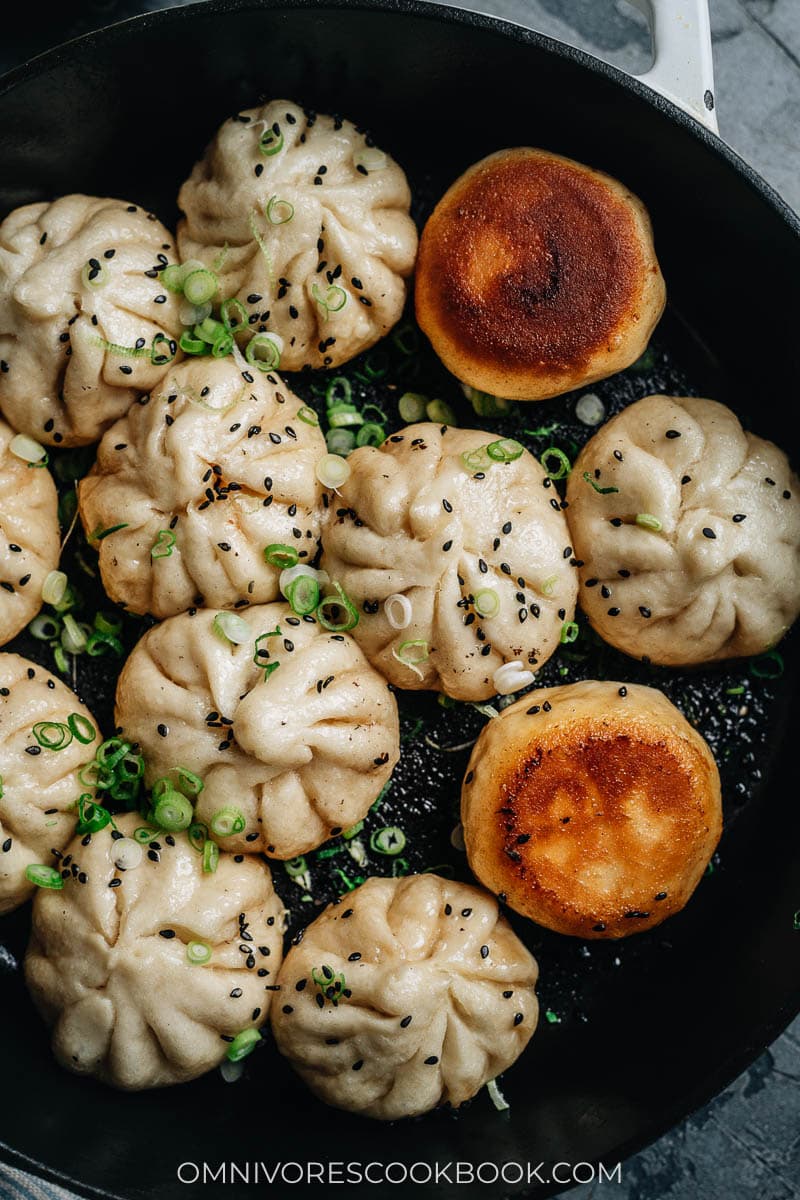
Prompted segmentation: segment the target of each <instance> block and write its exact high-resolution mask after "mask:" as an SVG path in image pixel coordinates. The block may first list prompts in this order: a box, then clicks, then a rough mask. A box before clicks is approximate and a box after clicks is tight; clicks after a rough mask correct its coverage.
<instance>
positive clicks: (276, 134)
mask: <svg viewBox="0 0 800 1200" xmlns="http://www.w3.org/2000/svg"><path fill="white" fill-rule="evenodd" d="M258 148H259V150H260V151H261V153H262V154H263V155H265V156H266V157H267V158H272V156H273V154H278V153H279V151H281V150H282V149H283V133H282V132H281V127H280V125H279V124H278V122H277V121H276V122H275V124H274V125H271V126H270V128H269V129H265V130H264V132H263V133H262V134H261V137H260V138H259V139H258Z"/></svg>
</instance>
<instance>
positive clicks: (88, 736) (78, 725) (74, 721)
mask: <svg viewBox="0 0 800 1200" xmlns="http://www.w3.org/2000/svg"><path fill="white" fill-rule="evenodd" d="M67 725H68V727H69V730H70V733H71V734H72V736H73V737H74V738H75V741H76V742H80V743H81V745H82V746H88V745H89V743H90V742H93V741H94V739H95V738H96V737H97V730H96V729H95V727H94V725H93V724H92V722H91V721H90V720H89V718H88V717H85V716H84V715H83V713H70V715H69V716H68V717H67Z"/></svg>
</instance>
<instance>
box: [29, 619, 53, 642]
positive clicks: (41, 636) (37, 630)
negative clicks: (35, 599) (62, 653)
mask: <svg viewBox="0 0 800 1200" xmlns="http://www.w3.org/2000/svg"><path fill="white" fill-rule="evenodd" d="M28 633H29V634H30V635H31V637H35V638H36V640H37V641H39V642H52V640H53V638H57V637H58V636H59V634H60V633H61V624H60V622H59V621H56V620H55V618H54V617H48V616H46V615H45V614H44V613H40V614H39V616H38V617H34V618H33V620H32V621H31V623H30V625H29V626H28Z"/></svg>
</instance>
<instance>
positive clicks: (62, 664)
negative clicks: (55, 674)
mask: <svg viewBox="0 0 800 1200" xmlns="http://www.w3.org/2000/svg"><path fill="white" fill-rule="evenodd" d="M51 645H52V650H53V660H54V662H55V664H56V670H57V671H60V672H61V674H62V675H66V674H67V671H68V670H69V663H68V662H67V656H66V654H65V653H64V647H63V646H61V645H59V643H58V642H53V643H51Z"/></svg>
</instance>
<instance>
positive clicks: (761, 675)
mask: <svg viewBox="0 0 800 1200" xmlns="http://www.w3.org/2000/svg"><path fill="white" fill-rule="evenodd" d="M783 672H784V661H783V655H782V654H780V653H779V652H778V651H777V650H767V651H766V652H765V653H764V654H759V655H758V657H757V658H751V659H750V674H751V675H755V677H756V679H780V677H781V675H782V674H783Z"/></svg>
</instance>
